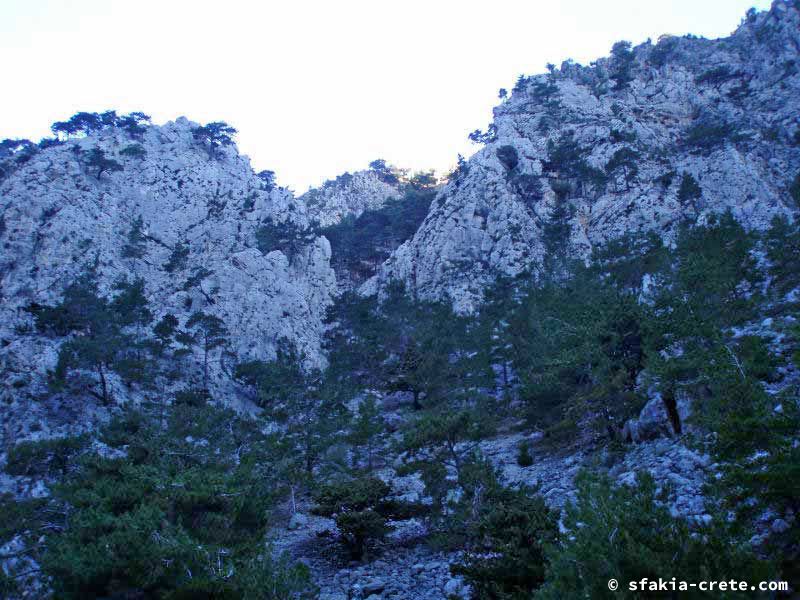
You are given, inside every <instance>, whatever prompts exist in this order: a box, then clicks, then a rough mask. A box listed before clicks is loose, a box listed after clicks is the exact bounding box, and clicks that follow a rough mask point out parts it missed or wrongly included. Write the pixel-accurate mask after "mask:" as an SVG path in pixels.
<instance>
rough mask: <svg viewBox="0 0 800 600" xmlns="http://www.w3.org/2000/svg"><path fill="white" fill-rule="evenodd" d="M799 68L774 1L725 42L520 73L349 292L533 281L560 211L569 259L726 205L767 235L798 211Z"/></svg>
mask: <svg viewBox="0 0 800 600" xmlns="http://www.w3.org/2000/svg"><path fill="white" fill-rule="evenodd" d="M798 64H800V9H799V8H798V6H797V3H795V2H790V1H787V0H775V2H774V4H773V7H772V9H771V10H770V11H768V12H764V13H758V14H752V15H750V16H749V17H748V18H747V19H746V20H745V22H743V24H742V25H741V26H740V28H739V29H738V30H737V31H736V32H735V33H734V34H733V35H731V36H730V37H728V38H724V39H720V40H706V39H700V38H696V37H692V36H687V37H684V38H676V37H665V38H664V39H661V40H660V41H659V43H658V44H656V45H653V44H651V43H649V42H648V43H645V44H642V45H640V46H637V47H636V48H633V49H631V50H629V51H625V48H623V47H619V48H617V51H616V52H615V53H614V54H613V55H612V56H611V57H609V58H604V59H600V60H598V61H597V62H596V63H593V64H592V65H591V66H589V67H584V66H580V65H577V64H574V63H572V62H565V63H564V64H562V65H561V68H560V69H553V71H552V73H550V74H547V75H538V76H534V77H530V78H522V79H521V80H520V81H519V82H518V84H517V87H516V88H515V90H514V92H513V94H512V95H511V96H510V97H509V98H508V99H507V100H505V101H503V103H502V104H501V105H500V106H498V107H497V108H495V110H494V122H493V125H492V130H493V131H489V132H488V135H487V136H485V137H486V139H487V140H488V143H487V144H486V145H485V146H484V147H483V148H482V149H481V150H480V151H479V152H477V153H476V154H475V155H474V156H473V157H472V158H471V159H470V160H469V161H468V162H467V165H466V168H465V169H462V170H461V172H460V174H459V175H458V176H457V177H455V178H454V179H452V180H451V181H450V183H449V184H448V185H446V186H445V187H444V188H443V189H442V190H441V192H440V193H439V195H438V198H437V199H436V200H435V201H434V203H433V205H432V209H431V211H430V213H429V214H428V217H427V218H426V220H425V221H424V223H423V224H422V226H421V227H420V229H419V230H418V231H417V233H416V235H415V236H414V237H413V239H411V240H409V241H407V242H406V243H405V244H403V245H402V246H401V247H400V248H398V249H397V251H396V252H395V253H394V254H393V255H392V257H390V259H388V260H387V261H386V263H384V265H383V266H382V267H381V269H380V271H379V272H378V274H377V275H376V276H375V277H373V278H372V279H371V280H370V281H368V282H366V283H365V284H364V285H363V286H362V288H361V289H362V292H363V293H366V294H373V293H376V292H380V291H381V290H382V289H383V288H384V287H385V286H386V285H387V284H388V283H389V282H390V281H391V280H393V279H396V280H402V281H404V282H405V283H406V286H407V288H409V289H413V290H415V292H416V294H417V295H418V296H419V297H420V298H429V299H433V298H437V299H449V300H450V301H451V302H452V303H453V304H454V306H455V308H456V309H457V310H459V311H462V312H469V311H471V310H472V309H474V307H475V306H476V304H477V303H478V302H480V299H481V297H482V292H483V289H484V288H485V286H486V285H487V284H488V283H489V282H490V281H492V280H493V279H494V278H495V277H496V276H497V275H498V274H500V273H504V274H507V275H512V276H513V275H516V274H519V273H522V272H528V271H530V272H532V273H533V275H534V276H535V274H536V271H537V269H538V268H539V267H540V266H541V264H542V260H543V257H544V256H545V253H546V251H547V248H546V245H545V239H544V230H545V229H546V226H547V224H548V223H549V222H550V221H551V219H552V217H553V213H554V208H555V207H556V205H557V204H558V203H559V202H566V203H568V205H569V207H570V210H571V211H572V213H573V216H572V218H571V219H570V221H569V225H570V230H571V234H570V236H569V237H570V240H569V241H570V246H571V252H572V253H573V254H574V255H576V256H579V257H583V258H588V257H589V256H590V254H591V251H592V249H593V248H594V247H596V246H597V245H599V244H603V243H604V242H606V241H608V240H611V239H615V238H619V237H621V236H623V235H625V234H630V233H637V232H648V231H655V232H658V233H659V234H660V235H662V236H663V237H664V239H666V240H667V241H670V240H671V239H672V238H673V236H674V233H675V231H676V229H677V227H678V225H679V224H680V223H681V222H684V221H687V220H688V221H692V222H693V221H698V222H704V221H706V220H707V219H708V218H709V216H710V215H711V214H714V213H720V212H724V211H726V210H731V211H732V213H733V214H734V216H735V217H736V218H737V219H738V220H739V221H740V222H741V223H742V224H743V225H744V226H745V227H747V228H748V229H763V228H765V227H767V226H768V225H769V223H770V221H771V219H772V218H773V216H775V215H778V214H786V215H789V214H791V213H792V212H793V210H795V208H796V207H794V206H793V202H792V200H791V197H790V194H789V191H788V189H789V185H790V183H791V181H792V180H793V178H794V176H795V175H796V174H797V172H798V170H800V144H798V139H800V138H798V130H800V121H799V119H798V114H800V111H799V110H798V109H800V69H799V68H798ZM693 184H697V185H699V190H698V188H697V186H694V185H693Z"/></svg>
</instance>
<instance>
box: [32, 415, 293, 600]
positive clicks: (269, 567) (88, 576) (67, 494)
mask: <svg viewBox="0 0 800 600" xmlns="http://www.w3.org/2000/svg"><path fill="white" fill-rule="evenodd" d="M164 425H165V426H166V429H164V428H163V426H162V425H153V424H150V422H149V421H148V420H147V418H145V417H144V416H143V415H136V414H134V413H130V414H127V415H125V416H124V417H123V418H122V419H119V420H117V421H115V422H113V423H112V425H111V429H112V430H108V431H104V432H103V434H102V435H103V437H104V439H106V440H108V441H110V442H113V443H115V444H123V445H126V446H127V452H126V455H125V456H123V457H120V458H113V459H112V458H105V457H103V456H100V455H99V454H96V453H94V452H90V453H87V454H86V455H85V456H84V458H83V460H82V461H80V462H77V463H74V464H73V465H72V466H71V468H70V469H69V476H68V477H67V478H66V480H65V481H63V482H62V485H60V486H58V487H56V488H55V494H56V496H55V499H54V500H53V502H54V503H57V504H54V506H53V508H55V509H57V511H58V512H63V511H65V510H68V512H69V515H70V518H69V519H68V520H67V521H66V522H65V525H64V528H63V529H62V528H59V529H58V530H54V531H52V532H51V533H49V534H48V536H47V540H46V544H45V546H46V547H45V551H44V553H43V555H42V556H41V557H39V558H38V562H39V564H41V565H42V570H43V573H44V574H45V575H46V576H47V577H48V578H49V581H50V583H51V585H52V588H53V591H54V594H55V596H56V597H58V598H65V599H66V600H72V599H78V598H80V599H84V598H86V599H90V598H111V597H114V598H122V597H126V598H162V599H165V600H166V599H168V598H169V599H173V598H185V599H189V598H198V597H201V598H202V597H205V598H270V599H274V600H278V599H282V598H287V597H301V596H300V594H304V593H305V592H307V591H308V579H307V571H306V570H305V569H304V568H302V567H300V568H295V567H292V566H291V565H289V564H287V563H286V562H285V561H282V560H272V559H271V558H269V555H270V552H269V551H268V550H267V549H265V548H264V545H263V536H264V533H265V529H266V525H267V518H266V515H267V509H268V508H269V507H270V505H271V503H272V501H273V499H274V497H275V494H276V490H278V489H280V488H281V487H282V485H283V484H282V483H281V480H282V479H283V478H285V476H286V474H285V472H284V471H283V470H282V469H281V467H280V466H279V464H280V460H281V459H280V458H279V455H278V454H277V452H278V448H277V446H275V445H274V444H271V443H270V440H269V438H267V437H266V436H264V435H262V434H261V433H260V432H259V431H258V428H257V427H255V426H254V425H253V424H251V423H249V422H248V421H247V420H243V419H239V418H238V417H236V415H234V414H233V413H232V412H230V411H219V410H214V409H209V408H192V407H187V406H182V407H179V408H177V409H174V410H173V411H171V413H170V414H169V418H168V420H167V421H166V422H165V424H164ZM188 436H191V438H188ZM187 438H188V439H187ZM192 438H194V439H198V440H199V439H206V440H212V443H211V444H205V445H203V444H195V443H192V442H191V439H192ZM295 594H297V596H296V595H295ZM302 597H305V596H302Z"/></svg>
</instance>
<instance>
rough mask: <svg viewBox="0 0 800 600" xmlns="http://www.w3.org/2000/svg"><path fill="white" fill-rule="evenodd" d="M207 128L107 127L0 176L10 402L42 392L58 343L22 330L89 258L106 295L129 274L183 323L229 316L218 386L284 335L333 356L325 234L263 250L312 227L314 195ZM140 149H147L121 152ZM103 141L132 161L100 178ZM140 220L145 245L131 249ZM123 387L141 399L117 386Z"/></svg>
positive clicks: (214, 379)
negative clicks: (268, 233)
mask: <svg viewBox="0 0 800 600" xmlns="http://www.w3.org/2000/svg"><path fill="white" fill-rule="evenodd" d="M196 126H197V125H196V124H194V123H191V122H190V121H188V120H186V119H185V118H180V119H178V120H177V121H175V122H170V123H167V124H166V125H163V126H148V127H147V128H146V129H145V131H144V133H142V134H141V139H132V138H131V137H130V136H129V135H128V133H126V131H124V130H121V129H119V128H108V129H105V130H103V131H100V132H97V133H91V134H90V135H88V136H86V137H82V138H78V139H70V140H68V141H66V142H65V143H63V144H60V145H55V146H52V147H49V148H46V149H43V150H41V151H39V152H37V153H36V154H34V155H33V157H32V158H30V159H29V160H28V161H27V162H25V163H24V164H22V165H20V166H19V167H18V168H17V169H16V170H15V171H14V172H12V173H10V174H9V175H8V176H7V177H5V179H3V180H2V181H0V214H2V224H3V226H2V227H1V228H0V245H2V247H3V253H2V258H0V298H2V302H1V303H0V305H1V307H0V315H1V318H0V323H2V324H0V339H2V340H3V343H2V347H1V348H0V366H2V369H0V371H1V372H2V373H3V377H4V378H5V381H4V384H3V388H4V390H6V391H5V392H3V395H4V396H6V395H7V396H8V398H7V400H8V401H13V402H22V401H23V400H24V399H25V398H28V399H30V398H33V397H35V396H37V394H40V393H44V389H43V388H42V385H43V382H44V381H46V377H45V375H46V372H47V371H48V370H49V369H52V368H53V367H54V365H55V362H56V356H57V349H58V345H59V343H60V341H59V340H57V339H53V338H48V337H44V336H38V335H21V334H24V333H25V332H27V331H31V328H32V316H31V315H30V314H29V313H28V312H27V311H26V310H25V309H26V307H28V306H29V305H31V304H52V303H54V302H57V301H58V300H59V299H60V296H61V293H62V291H63V289H64V287H65V286H66V285H67V284H68V283H70V282H71V281H72V280H73V279H74V278H75V277H76V276H77V275H78V274H79V273H80V272H82V271H83V270H84V269H86V268H87V266H90V265H96V269H97V272H98V275H99V283H100V291H101V293H104V294H108V293H109V292H110V290H111V289H112V286H113V284H114V283H115V282H116V281H118V280H119V279H120V278H128V279H132V278H133V277H141V278H143V279H144V281H145V290H146V294H147V296H148V300H149V304H150V306H151V307H152V309H153V310H154V312H155V314H154V317H155V318H156V319H158V318H160V317H161V316H162V315H163V314H166V313H168V312H171V313H173V314H175V315H176V316H178V318H179V321H181V322H183V321H184V320H185V319H186V318H187V316H188V315H189V314H191V313H192V312H193V311H197V310H202V311H204V312H206V313H209V314H213V315H215V316H217V317H219V318H221V319H222V321H223V322H224V325H225V327H226V329H227V330H228V332H230V335H229V336H228V339H229V343H228V344H227V346H226V348H225V352H222V351H216V352H214V354H213V356H212V361H211V362H212V364H211V383H212V385H214V386H230V385H231V384H230V378H229V376H225V375H224V374H225V373H228V374H229V373H230V370H231V368H232V365H233V364H235V362H237V361H242V360H254V359H263V360H267V359H269V358H270V357H271V356H273V355H274V344H275V341H276V340H277V339H278V338H280V337H287V338H289V339H291V340H294V341H295V342H296V343H297V345H298V347H299V349H300V350H302V351H303V352H304V353H305V355H306V356H307V357H308V359H309V361H310V362H311V363H312V364H315V365H318V364H320V363H321V362H322V360H323V359H322V356H321V354H320V351H319V347H320V338H321V335H322V327H323V325H322V319H323V316H324V313H325V309H326V307H327V306H328V305H329V304H330V303H331V301H332V295H333V294H334V293H335V288H336V280H335V275H334V273H333V270H332V269H331V268H330V264H329V263H330V245H329V244H328V241H327V240H326V239H325V238H324V237H314V236H313V235H310V236H307V237H305V238H303V239H302V240H301V241H300V244H299V245H298V247H297V248H296V251H295V252H291V253H289V252H288V251H282V250H280V249H275V250H270V249H269V248H262V249H263V251H262V249H259V243H258V241H257V233H258V231H259V228H260V227H262V226H264V225H265V224H266V225H275V224H281V223H290V224H292V225H293V227H294V228H295V229H296V230H299V231H303V230H307V229H308V226H309V220H308V216H307V214H306V211H305V207H304V205H303V203H301V202H298V201H297V200H296V199H295V198H294V197H293V196H292V194H291V193H290V192H288V191H286V190H284V189H280V188H275V187H274V185H272V184H271V183H265V181H263V180H262V179H260V178H259V177H258V176H257V175H256V174H255V173H254V172H253V170H252V169H251V167H250V164H249V161H248V159H247V158H246V157H242V156H240V155H239V154H238V152H237V150H236V148H235V146H234V145H227V146H224V147H219V148H216V149H213V152H212V151H211V150H210V149H209V148H207V147H204V146H203V145H202V144H201V143H198V141H197V140H195V138H194V137H193V133H192V130H193V128H194V127H196ZM132 145H133V146H139V147H140V148H141V150H142V152H141V154H140V155H137V156H131V155H129V154H126V153H125V152H122V150H123V149H125V148H127V147H129V146H132ZM94 148H99V149H101V150H102V151H104V152H105V154H106V156H107V157H109V158H111V159H113V160H116V161H118V162H119V164H120V165H122V170H120V171H115V172H106V173H102V174H99V175H98V174H97V173H95V172H94V171H93V170H92V169H90V168H89V167H87V166H86V163H85V160H84V159H82V156H83V157H85V155H86V152H89V151H91V150H92V149H94ZM137 220H140V221H139V223H140V225H141V234H142V236H143V239H144V247H145V251H144V254H143V256H141V258H130V257H127V258H126V257H125V256H124V255H123V251H122V249H123V247H124V245H125V243H126V241H127V239H128V236H129V235H130V232H131V231H132V228H134V226H135V224H136V221H137ZM170 263H171V264H170ZM12 380H13V381H20V382H22V384H19V383H18V384H13V382H12ZM112 383H113V382H112ZM11 390H13V394H12V392H11ZM114 393H115V394H116V395H117V397H118V398H119V399H120V400H122V399H124V398H126V397H130V396H131V394H132V393H133V394H134V395H135V391H131V390H129V389H127V388H125V387H123V386H122V385H120V384H119V383H117V384H116V385H115V390H114ZM14 412H15V411H9V413H8V414H13V413H14ZM6 430H7V431H8V429H6Z"/></svg>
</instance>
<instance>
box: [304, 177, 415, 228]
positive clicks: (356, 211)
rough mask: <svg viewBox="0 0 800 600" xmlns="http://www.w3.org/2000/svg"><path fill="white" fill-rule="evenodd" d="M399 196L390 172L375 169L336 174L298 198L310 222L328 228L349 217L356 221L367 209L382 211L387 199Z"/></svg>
mask: <svg viewBox="0 0 800 600" xmlns="http://www.w3.org/2000/svg"><path fill="white" fill-rule="evenodd" d="M400 196H401V191H400V185H399V182H398V180H397V178H396V177H394V176H392V175H391V173H389V172H385V173H380V172H378V171H376V170H374V169H371V170H366V171H356V172H355V173H345V174H343V175H339V176H338V177H337V178H336V179H334V180H329V181H326V182H325V183H324V184H323V185H322V186H320V187H318V188H312V189H310V190H309V191H307V192H306V193H305V194H303V195H301V196H299V197H298V199H297V200H298V202H300V203H302V204H304V205H305V206H306V208H307V210H308V216H309V219H310V220H311V221H312V222H315V223H317V224H318V225H319V226H320V227H329V226H331V225H336V224H337V223H339V222H341V221H342V219H344V218H345V217H348V216H352V217H353V218H358V217H359V216H360V215H361V214H362V213H363V212H364V211H366V210H376V209H379V208H381V207H382V206H383V205H384V204H385V203H386V201H387V200H395V199H397V198H399V197H400Z"/></svg>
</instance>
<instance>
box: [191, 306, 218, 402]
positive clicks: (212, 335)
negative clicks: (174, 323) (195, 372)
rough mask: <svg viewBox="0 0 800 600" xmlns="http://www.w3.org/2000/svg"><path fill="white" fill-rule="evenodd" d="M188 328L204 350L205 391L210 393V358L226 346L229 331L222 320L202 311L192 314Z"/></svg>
mask: <svg viewBox="0 0 800 600" xmlns="http://www.w3.org/2000/svg"><path fill="white" fill-rule="evenodd" d="M186 327H187V328H188V329H189V330H192V331H194V335H193V338H194V340H195V341H196V342H197V343H199V345H200V348H201V349H202V350H203V389H204V390H206V391H208V357H209V354H210V353H211V352H212V351H213V350H214V349H216V348H219V347H220V346H223V345H225V343H226V341H227V340H226V337H225V336H226V335H227V334H228V331H227V329H226V328H225V323H224V321H223V320H222V319H220V318H219V317H217V316H216V315H211V314H207V313H204V312H202V311H196V312H194V313H192V315H191V316H190V317H189V320H188V321H187V322H186Z"/></svg>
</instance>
